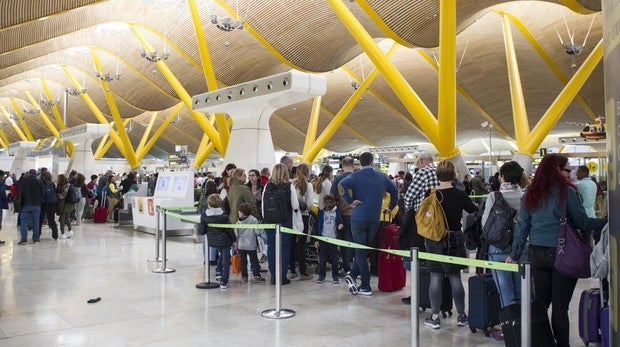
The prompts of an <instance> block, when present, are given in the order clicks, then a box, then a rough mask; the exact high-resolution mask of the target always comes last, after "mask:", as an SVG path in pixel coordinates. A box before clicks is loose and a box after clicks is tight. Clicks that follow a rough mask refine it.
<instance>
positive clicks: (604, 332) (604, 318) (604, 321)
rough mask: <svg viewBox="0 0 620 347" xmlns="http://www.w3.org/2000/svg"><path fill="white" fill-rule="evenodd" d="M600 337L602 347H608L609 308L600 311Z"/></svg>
mask: <svg viewBox="0 0 620 347" xmlns="http://www.w3.org/2000/svg"><path fill="white" fill-rule="evenodd" d="M601 337H602V339H601V340H602V341H603V342H602V344H601V345H602V346H603V347H609V306H606V307H603V309H602V310H601Z"/></svg>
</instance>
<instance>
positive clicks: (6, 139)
mask: <svg viewBox="0 0 620 347" xmlns="http://www.w3.org/2000/svg"><path fill="white" fill-rule="evenodd" d="M0 139H2V141H4V143H5V144H6V145H5V146H4V148H6V147H7V146H8V144H9V137H8V136H6V133H5V132H4V130H3V129H0Z"/></svg>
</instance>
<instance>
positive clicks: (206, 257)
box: [196, 233, 220, 289]
mask: <svg viewBox="0 0 620 347" xmlns="http://www.w3.org/2000/svg"><path fill="white" fill-rule="evenodd" d="M203 242H204V243H203V244H202V245H203V247H204V248H203V251H202V257H203V258H204V262H205V265H204V269H205V271H204V272H205V274H204V280H205V281H204V282H202V283H198V284H196V288H198V289H213V288H217V287H219V286H220V285H219V284H217V283H212V282H211V264H209V240H208V239H207V234H206V233H205V236H204V241H203Z"/></svg>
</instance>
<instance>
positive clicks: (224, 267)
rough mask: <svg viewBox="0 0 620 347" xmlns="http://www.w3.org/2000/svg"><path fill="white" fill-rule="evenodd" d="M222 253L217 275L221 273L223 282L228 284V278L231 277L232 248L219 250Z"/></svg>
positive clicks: (216, 269)
mask: <svg viewBox="0 0 620 347" xmlns="http://www.w3.org/2000/svg"><path fill="white" fill-rule="evenodd" d="M217 251H218V252H219V253H220V257H219V258H218V259H217V267H216V268H215V273H219V274H220V275H221V276H222V282H225V283H228V276H229V275H230V247H223V248H217Z"/></svg>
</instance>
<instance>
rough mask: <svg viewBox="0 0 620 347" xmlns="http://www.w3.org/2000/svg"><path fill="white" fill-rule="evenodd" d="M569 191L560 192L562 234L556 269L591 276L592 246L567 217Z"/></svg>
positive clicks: (556, 257)
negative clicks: (583, 239) (569, 222)
mask: <svg viewBox="0 0 620 347" xmlns="http://www.w3.org/2000/svg"><path fill="white" fill-rule="evenodd" d="M567 199H568V192H567V191H566V190H564V192H562V193H561V194H560V208H561V209H562V217H561V218H560V234H559V235H558V246H557V248H556V253H555V263H554V267H555V269H556V270H557V271H558V272H559V273H561V274H562V275H564V276H566V277H571V278H589V277H590V254H591V253H592V247H590V246H589V245H588V244H586V243H585V242H583V241H581V239H579V237H577V233H576V232H575V230H573V228H572V227H571V226H570V225H569V224H568V221H567V219H566V200H567Z"/></svg>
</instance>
